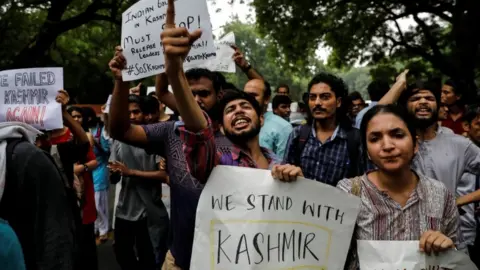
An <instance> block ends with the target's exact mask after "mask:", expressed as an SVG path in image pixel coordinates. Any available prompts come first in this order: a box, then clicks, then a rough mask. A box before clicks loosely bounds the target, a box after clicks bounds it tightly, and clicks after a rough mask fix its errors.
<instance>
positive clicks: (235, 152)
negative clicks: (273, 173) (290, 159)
mask: <svg viewBox="0 0 480 270" xmlns="http://www.w3.org/2000/svg"><path fill="white" fill-rule="evenodd" d="M260 150H261V151H262V154H263V155H264V156H265V158H266V159H267V161H268V163H269V164H270V165H272V164H273V163H275V164H276V163H279V162H280V161H279V160H277V157H276V156H275V154H274V153H273V152H272V151H271V150H269V149H267V148H265V147H260ZM231 153H232V158H233V160H235V161H238V160H239V159H240V157H241V155H245V156H247V157H250V155H249V154H248V153H246V152H245V151H243V150H242V149H241V148H240V147H238V146H236V145H233V146H232V148H231Z"/></svg>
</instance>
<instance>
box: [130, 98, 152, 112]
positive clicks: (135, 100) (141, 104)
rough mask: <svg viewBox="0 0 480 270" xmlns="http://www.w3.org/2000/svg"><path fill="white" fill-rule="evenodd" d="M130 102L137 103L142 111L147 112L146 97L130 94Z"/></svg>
mask: <svg viewBox="0 0 480 270" xmlns="http://www.w3.org/2000/svg"><path fill="white" fill-rule="evenodd" d="M128 103H136V104H137V105H138V107H140V110H141V111H142V113H146V112H147V111H148V109H147V108H146V106H145V97H143V96H137V95H129V96H128Z"/></svg>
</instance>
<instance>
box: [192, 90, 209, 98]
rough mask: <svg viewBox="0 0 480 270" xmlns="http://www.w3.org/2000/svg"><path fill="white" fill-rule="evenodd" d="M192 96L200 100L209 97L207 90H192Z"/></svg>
mask: <svg viewBox="0 0 480 270" xmlns="http://www.w3.org/2000/svg"><path fill="white" fill-rule="evenodd" d="M192 94H193V96H194V97H195V96H199V97H202V98H206V97H208V96H210V91H209V90H193V91H192Z"/></svg>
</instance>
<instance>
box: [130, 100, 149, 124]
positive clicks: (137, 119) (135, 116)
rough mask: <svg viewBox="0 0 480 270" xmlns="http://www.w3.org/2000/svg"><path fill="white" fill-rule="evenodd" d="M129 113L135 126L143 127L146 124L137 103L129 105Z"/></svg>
mask: <svg viewBox="0 0 480 270" xmlns="http://www.w3.org/2000/svg"><path fill="white" fill-rule="evenodd" d="M128 112H129V113H130V123H132V124H135V125H141V124H143V123H144V121H145V116H144V115H143V112H142V110H140V106H138V104H137V103H129V104H128Z"/></svg>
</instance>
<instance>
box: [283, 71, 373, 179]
mask: <svg viewBox="0 0 480 270" xmlns="http://www.w3.org/2000/svg"><path fill="white" fill-rule="evenodd" d="M347 92H348V90H347V86H346V85H345V83H344V82H343V80H342V79H340V78H339V77H337V76H334V75H332V74H328V73H320V74H318V75H316V76H315V77H314V78H313V79H312V80H311V81H310V83H309V84H308V95H309V96H308V107H309V118H308V125H302V126H298V127H295V129H294V130H293V132H292V134H291V135H290V138H289V139H288V146H287V152H286V154H285V158H284V162H285V163H289V164H295V165H296V166H299V167H301V168H302V171H303V173H304V174H305V177H307V178H309V179H313V180H316V181H320V182H323V183H326V184H329V185H333V186H335V185H336V184H337V183H338V181H340V180H341V179H343V178H345V177H353V176H357V175H361V174H363V173H364V172H365V163H364V162H363V161H362V158H361V149H360V134H359V132H358V130H357V129H354V128H353V127H352V125H351V122H350V121H349V119H348V118H347V115H346V113H347V111H346V108H345V107H346V105H345V104H344V103H342V102H343V100H345V98H346V96H347Z"/></svg>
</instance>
